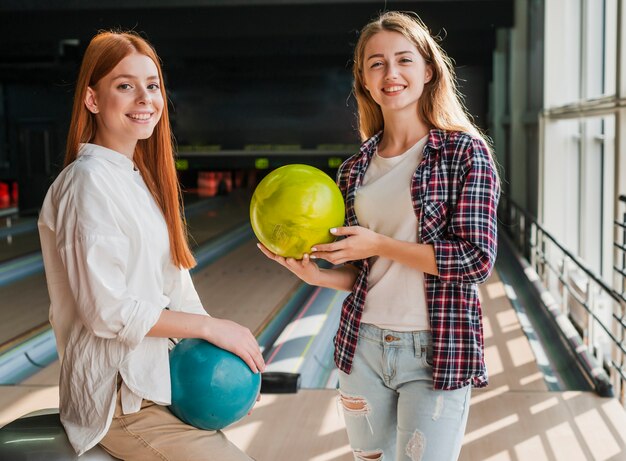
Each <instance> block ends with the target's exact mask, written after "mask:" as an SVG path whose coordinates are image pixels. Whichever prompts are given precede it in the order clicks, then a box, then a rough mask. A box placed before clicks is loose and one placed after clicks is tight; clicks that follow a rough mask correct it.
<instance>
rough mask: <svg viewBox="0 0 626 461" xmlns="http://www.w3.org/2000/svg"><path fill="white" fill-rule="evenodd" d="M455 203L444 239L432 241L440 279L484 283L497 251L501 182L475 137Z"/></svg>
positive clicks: (465, 156)
mask: <svg viewBox="0 0 626 461" xmlns="http://www.w3.org/2000/svg"><path fill="white" fill-rule="evenodd" d="M459 171H460V174H459V177H458V180H457V181H458V184H460V189H459V192H458V199H457V202H456V206H455V207H454V209H453V211H452V215H451V216H450V218H449V226H448V232H447V236H446V238H445V239H440V240H435V241H433V242H432V243H433V245H434V248H435V259H436V261H437V269H438V271H439V278H440V279H441V281H442V282H444V283H482V282H484V281H485V280H486V279H487V278H488V277H489V275H490V274H491V271H492V270H493V267H494V264H495V260H496V253H497V207H498V199H499V197H500V184H499V180H498V176H497V174H496V171H495V166H494V163H493V161H492V160H491V158H490V154H489V152H488V150H487V148H486V146H485V145H484V144H483V143H482V142H481V141H480V140H478V139H472V141H471V142H470V143H469V147H468V148H467V149H465V150H464V152H463V154H462V157H461V159H460V168H459Z"/></svg>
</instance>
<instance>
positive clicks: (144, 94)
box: [137, 88, 152, 104]
mask: <svg viewBox="0 0 626 461" xmlns="http://www.w3.org/2000/svg"><path fill="white" fill-rule="evenodd" d="M137 102H139V103H140V104H152V97H151V96H150V93H149V92H148V90H147V89H146V88H140V89H139V94H138V95H137Z"/></svg>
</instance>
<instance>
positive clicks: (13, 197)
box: [11, 181, 20, 206]
mask: <svg viewBox="0 0 626 461" xmlns="http://www.w3.org/2000/svg"><path fill="white" fill-rule="evenodd" d="M18 190H19V189H18V185H17V181H13V185H12V187H11V202H13V205H15V206H17V201H18V200H19V198H20V196H19V192H18Z"/></svg>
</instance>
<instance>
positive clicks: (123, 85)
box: [117, 83, 132, 90]
mask: <svg viewBox="0 0 626 461" xmlns="http://www.w3.org/2000/svg"><path fill="white" fill-rule="evenodd" d="M117 87H118V88H119V89H120V90H130V89H131V88H132V87H131V86H130V84H129V83H122V84H120V85H118V86H117Z"/></svg>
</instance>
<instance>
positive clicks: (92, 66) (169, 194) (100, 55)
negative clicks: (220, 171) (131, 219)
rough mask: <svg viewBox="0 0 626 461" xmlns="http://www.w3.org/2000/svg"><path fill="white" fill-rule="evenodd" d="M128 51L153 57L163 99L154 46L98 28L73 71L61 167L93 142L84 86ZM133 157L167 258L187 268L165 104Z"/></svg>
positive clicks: (187, 251) (188, 261) (127, 34)
mask: <svg viewBox="0 0 626 461" xmlns="http://www.w3.org/2000/svg"><path fill="white" fill-rule="evenodd" d="M132 53H140V54H143V55H145V56H148V57H149V58H150V59H152V61H154V64H155V65H156V67H157V69H158V72H159V80H160V89H161V93H162V95H163V100H164V101H167V95H166V93H165V84H164V81H163V73H162V71H161V65H160V59H159V57H158V56H157V54H156V51H155V50H154V48H152V46H151V45H150V44H149V43H148V42H147V41H146V40H144V39H143V38H142V37H140V36H139V35H137V34H135V33H133V32H112V31H106V32H100V33H99V34H98V35H96V36H95V37H94V38H93V39H92V40H91V42H90V43H89V46H88V47H87V50H86V51H85V56H84V57H83V62H82V64H81V67H80V72H79V74H78V82H77V83H76V92H75V93H74V107H73V109H72V120H71V123H70V130H69V133H68V136H67V150H66V154H65V165H66V166H67V165H69V164H70V163H72V162H73V161H74V160H76V156H77V154H78V150H79V148H80V144H81V143H87V142H91V141H93V139H94V137H95V135H96V119H95V115H94V114H92V113H91V112H90V111H88V110H87V107H86V106H85V96H86V94H87V87H94V86H95V85H96V84H97V83H98V82H99V81H100V79H102V77H104V76H105V75H107V74H108V73H109V72H111V71H112V70H113V68H114V67H115V66H117V64H118V63H119V62H120V61H121V60H122V59H124V58H125V57H126V56H128V55H129V54H132ZM133 161H134V162H135V165H136V167H137V168H138V169H139V171H140V172H141V175H142V177H143V179H144V181H145V182H146V185H147V186H148V189H150V192H151V193H152V196H153V197H154V200H155V201H156V203H157V204H158V205H159V207H160V208H161V211H162V212H163V217H164V218H165V222H166V224H167V229H168V232H169V239H170V252H171V256H172V261H173V262H174V264H175V265H176V266H178V267H182V268H191V267H193V266H194V265H195V263H196V261H195V259H194V257H193V255H192V254H191V250H190V249H189V242H188V240H187V231H186V228H187V226H186V223H185V218H184V214H183V212H182V199H181V198H182V196H181V190H180V184H179V183H178V177H177V175H176V167H175V165H174V148H173V140H172V132H171V128H170V119H169V114H168V109H167V103H166V104H164V105H163V113H162V114H161V119H160V120H159V121H158V123H157V124H156V126H155V128H154V132H153V133H152V136H150V137H149V138H147V139H140V140H139V141H138V142H137V147H136V148H135V153H134V156H133Z"/></svg>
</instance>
